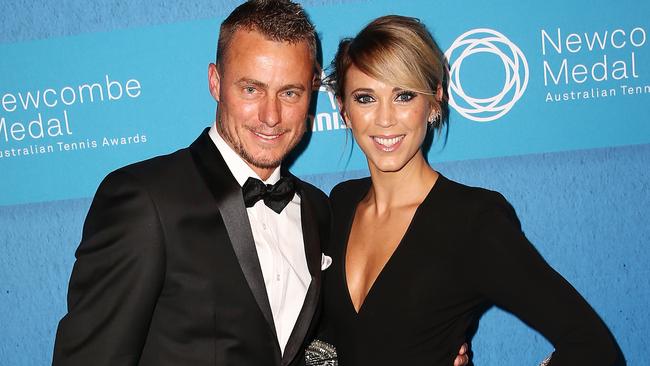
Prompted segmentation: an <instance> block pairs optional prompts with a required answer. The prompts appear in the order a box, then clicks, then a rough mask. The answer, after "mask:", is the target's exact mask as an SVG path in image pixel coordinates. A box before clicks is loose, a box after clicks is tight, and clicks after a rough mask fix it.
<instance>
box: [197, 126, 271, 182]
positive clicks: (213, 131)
mask: <svg viewBox="0 0 650 366" xmlns="http://www.w3.org/2000/svg"><path fill="white" fill-rule="evenodd" d="M208 135H209V136H210V138H211V139H212V142H214V145H215V146H216V147H217V150H219V152H220V153H221V156H222V157H223V160H224V161H225V162H226V165H227V166H228V169H230V172H231V173H232V175H233V176H234V177H235V179H236V180H237V183H239V186H244V183H245V182H246V180H247V179H248V178H249V177H253V178H256V179H259V180H262V179H261V178H260V177H259V176H258V175H257V173H255V171H253V169H251V167H250V166H249V165H248V164H247V163H246V162H245V161H244V159H242V158H241V156H239V154H237V153H236V152H235V150H233V149H232V148H231V147H230V145H228V143H227V142H226V141H225V140H224V139H223V137H221V135H220V134H219V132H217V123H216V122H215V123H214V124H213V125H212V127H210V131H208ZM279 180H280V167H279V166H278V167H277V168H275V170H274V171H273V173H271V176H270V177H269V179H267V180H263V182H264V183H265V184H275V183H277V181H279Z"/></svg>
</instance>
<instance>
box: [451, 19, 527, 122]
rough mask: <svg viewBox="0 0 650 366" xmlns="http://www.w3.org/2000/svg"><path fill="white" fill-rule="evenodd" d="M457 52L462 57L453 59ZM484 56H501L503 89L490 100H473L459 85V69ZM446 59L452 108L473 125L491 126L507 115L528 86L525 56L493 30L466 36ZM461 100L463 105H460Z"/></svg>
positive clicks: (457, 41) (484, 30)
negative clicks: (474, 57)
mask: <svg viewBox="0 0 650 366" xmlns="http://www.w3.org/2000/svg"><path fill="white" fill-rule="evenodd" d="M456 50H458V51H459V52H460V54H458V52H456V54H457V55H456V56H454V55H453V53H454V51H456ZM504 50H505V52H504ZM481 52H487V53H492V54H495V55H497V56H499V57H500V58H501V61H503V67H504V68H505V80H504V83H503V88H502V89H501V91H500V92H499V93H497V94H496V95H494V96H492V97H489V98H474V97H472V96H469V95H467V94H466V93H465V91H464V90H463V86H462V84H461V82H460V67H461V65H462V63H463V60H464V59H465V58H466V57H468V56H470V55H473V54H475V53H481ZM445 57H447V60H449V65H450V67H449V105H451V106H452V107H454V109H455V110H456V111H458V113H460V114H461V115H462V116H463V117H465V118H468V119H471V120H473V121H477V122H489V121H494V120H495V119H498V118H500V117H501V116H503V115H505V114H506V113H508V111H510V109H511V108H512V106H514V104H515V103H516V102H517V101H518V100H519V98H521V96H522V95H523V94H524V91H525V90H526V86H527V85H528V62H527V61H526V57H525V56H524V54H523V52H521V50H520V49H519V47H517V45H515V44H514V43H512V42H511V41H510V40H509V39H508V38H506V36H504V35H503V34H501V33H499V32H497V31H495V30H493V29H487V28H479V29H472V30H470V31H467V32H465V33H463V34H462V35H460V37H458V38H456V40H455V41H454V43H453V44H452V45H451V47H449V49H448V50H447V52H445ZM522 80H523V81H522ZM506 97H507V98H506ZM459 99H462V100H463V101H464V103H462V102H461V103H458V102H459Z"/></svg>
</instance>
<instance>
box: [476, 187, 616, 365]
mask: <svg viewBox="0 0 650 366" xmlns="http://www.w3.org/2000/svg"><path fill="white" fill-rule="evenodd" d="M472 227H473V230H472V231H471V233H472V236H471V238H470V240H472V241H473V243H472V244H471V250H476V253H471V255H469V256H468V257H470V260H468V265H469V266H468V267H469V268H468V273H469V275H470V277H471V279H472V281H473V282H474V283H475V284H476V286H477V287H478V288H479V290H480V291H481V292H482V293H483V294H484V295H485V296H486V297H488V298H489V299H490V300H492V301H493V302H494V303H495V304H496V305H498V306H500V307H502V308H504V309H505V310H508V311H510V312H512V313H514V314H515V315H517V316H518V317H519V318H520V319H521V320H523V321H524V322H526V323H527V324H529V325H530V326H532V327H533V328H535V329H537V330H538V331H539V332H541V333H542V334H543V335H544V336H545V337H546V338H547V339H548V340H549V341H550V342H551V343H552V344H553V345H554V347H555V352H554V353H553V356H552V358H551V360H550V362H549V363H548V365H549V366H561V365H572V366H574V365H589V366H593V365H608V366H609V365H618V364H619V362H623V358H622V355H621V354H620V349H619V348H618V346H617V345H616V343H615V341H614V339H613V337H612V335H611V334H610V332H609V331H608V329H607V328H606V326H605V325H604V323H603V322H602V320H601V319H600V318H599V317H598V315H597V314H596V313H595V311H594V310H593V309H592V308H591V307H590V306H589V304H587V302H586V301H585V300H584V299H583V298H582V296H580V294H579V293H578V292H577V291H576V290H575V289H574V288H573V287H572V286H571V285H570V284H569V283H568V282H567V281H566V280H565V279H564V278H563V277H562V276H561V275H560V274H558V273H557V272H556V271H555V270H553V269H552V268H551V267H550V266H549V265H548V264H547V263H546V262H545V261H544V259H543V258H542V257H541V255H540V254H539V253H538V252H537V251H536V250H535V248H534V247H533V246H532V245H531V244H530V242H529V241H528V240H527V239H526V237H525V236H524V234H523V233H522V232H521V229H520V226H519V221H518V220H517V217H516V214H515V212H514V209H513V208H512V206H510V205H509V204H508V203H507V201H506V200H505V199H504V198H503V197H502V196H501V195H499V194H494V193H491V197H490V198H489V199H488V203H487V204H486V205H484V206H482V208H481V209H480V210H478V213H477V215H476V218H475V220H474V222H473V225H472Z"/></svg>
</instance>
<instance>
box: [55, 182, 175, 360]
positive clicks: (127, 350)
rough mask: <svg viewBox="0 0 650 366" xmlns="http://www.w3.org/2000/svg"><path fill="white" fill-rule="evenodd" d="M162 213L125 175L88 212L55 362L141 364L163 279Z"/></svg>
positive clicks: (103, 187) (109, 185) (99, 192)
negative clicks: (142, 352) (140, 359)
mask: <svg viewBox="0 0 650 366" xmlns="http://www.w3.org/2000/svg"><path fill="white" fill-rule="evenodd" d="M163 240H164V238H163V233H162V229H161V225H160V220H159V216H158V212H157V210H156V207H155V204H154V202H153V201H152V200H151V198H150V197H149V195H148V193H147V191H146V190H145V189H143V187H142V186H140V185H139V184H138V182H137V181H136V179H135V178H134V177H133V176H131V175H130V174H128V173H126V172H124V171H121V170H120V171H117V172H114V173H111V174H110V175H109V176H108V177H106V179H105V180H104V181H103V182H102V184H101V185H100V187H99V189H98V190H97V194H96V195H95V198H94V200H93V203H92V205H91V207H90V211H89V212H88V216H87V218H86V222H85V224H84V230H83V238H82V241H81V244H80V245H79V248H78V249H77V252H76V258H77V260H76V262H75V265H74V268H73V271H72V276H71V278H70V285H69V288H68V314H67V315H66V316H65V317H64V318H63V319H62V320H61V322H60V323H59V327H58V330H57V334H56V341H55V345H54V356H53V361H52V364H53V365H55V366H67V365H80V366H81V365H83V366H87V365H93V366H101V365H120V366H125V365H136V364H137V363H138V360H139V358H140V354H141V351H142V347H143V345H144V342H145V339H146V337H147V332H148V329H149V324H150V321H151V316H152V313H153V309H154V307H155V304H156V301H157V299H158V295H159V292H160V289H161V286H162V283H163V279H164V270H165V252H164V244H163Z"/></svg>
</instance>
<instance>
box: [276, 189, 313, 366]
mask: <svg viewBox="0 0 650 366" xmlns="http://www.w3.org/2000/svg"><path fill="white" fill-rule="evenodd" d="M300 184H302V182H300ZM299 193H300V190H299ZM300 217H301V221H302V236H303V241H304V245H305V256H306V257H307V267H308V268H309V274H310V275H311V283H310V284H309V288H308V289H307V294H306V295H305V301H304V303H303V306H302V309H301V310H300V314H298V319H297V320H296V324H295V326H294V327H293V331H292V332H291V336H290V337H289V340H288V342H287V345H286V347H285V349H284V354H283V356H282V366H286V365H288V364H290V363H291V361H293V359H294V358H295V357H296V354H297V353H298V352H299V351H300V348H301V347H303V346H304V340H305V336H306V335H307V331H308V330H309V326H310V324H311V322H312V319H313V317H314V313H315V311H316V308H317V306H318V301H319V297H320V288H321V269H320V262H321V250H320V237H319V230H318V221H317V220H316V213H315V211H314V208H313V206H312V202H310V201H309V199H308V197H307V195H305V194H302V195H301V197H300Z"/></svg>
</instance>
